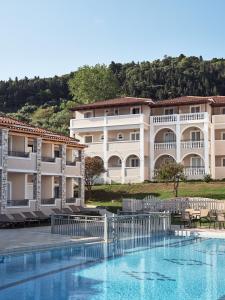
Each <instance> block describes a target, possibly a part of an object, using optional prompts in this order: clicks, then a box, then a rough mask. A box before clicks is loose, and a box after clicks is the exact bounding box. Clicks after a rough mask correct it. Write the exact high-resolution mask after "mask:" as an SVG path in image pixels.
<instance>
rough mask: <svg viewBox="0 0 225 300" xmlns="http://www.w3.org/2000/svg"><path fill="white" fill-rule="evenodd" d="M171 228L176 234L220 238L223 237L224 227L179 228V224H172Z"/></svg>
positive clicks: (224, 237) (224, 236)
mask: <svg viewBox="0 0 225 300" xmlns="http://www.w3.org/2000/svg"><path fill="white" fill-rule="evenodd" d="M172 229H173V230H174V231H175V234H177V235H183V236H189V235H195V236H199V237H204V238H220V239H225V230H224V229H208V228H180V227H179V226H172Z"/></svg>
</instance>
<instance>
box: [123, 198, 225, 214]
mask: <svg viewBox="0 0 225 300" xmlns="http://www.w3.org/2000/svg"><path fill="white" fill-rule="evenodd" d="M186 208H193V209H195V210H199V209H204V208H206V209H209V210H223V211H224V210H225V201H224V200H216V199H209V198H200V197H199V198H198V197H184V198H175V199H168V200H162V199H159V198H156V197H152V196H148V197H145V198H144V199H123V212H127V213H137V212H142V213H143V212H148V211H151V212H153V211H154V212H157V211H168V212H170V213H181V212H182V211H184V210H185V209H186Z"/></svg>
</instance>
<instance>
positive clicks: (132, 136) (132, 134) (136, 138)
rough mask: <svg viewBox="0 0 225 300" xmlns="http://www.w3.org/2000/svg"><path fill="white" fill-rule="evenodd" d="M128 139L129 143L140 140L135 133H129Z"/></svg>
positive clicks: (138, 135)
mask: <svg viewBox="0 0 225 300" xmlns="http://www.w3.org/2000/svg"><path fill="white" fill-rule="evenodd" d="M130 139H131V141H139V140H140V133H139V132H138V131H137V132H131V133H130Z"/></svg>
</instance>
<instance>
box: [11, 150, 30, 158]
mask: <svg viewBox="0 0 225 300" xmlns="http://www.w3.org/2000/svg"><path fill="white" fill-rule="evenodd" d="M8 156H16V157H29V156H30V152H22V151H8Z"/></svg>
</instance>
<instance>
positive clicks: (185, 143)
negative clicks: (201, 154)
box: [181, 141, 204, 149]
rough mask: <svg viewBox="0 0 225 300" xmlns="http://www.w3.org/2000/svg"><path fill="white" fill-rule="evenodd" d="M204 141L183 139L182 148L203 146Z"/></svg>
mask: <svg viewBox="0 0 225 300" xmlns="http://www.w3.org/2000/svg"><path fill="white" fill-rule="evenodd" d="M203 147H204V141H183V142H181V148H182V149H193V148H203Z"/></svg>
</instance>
